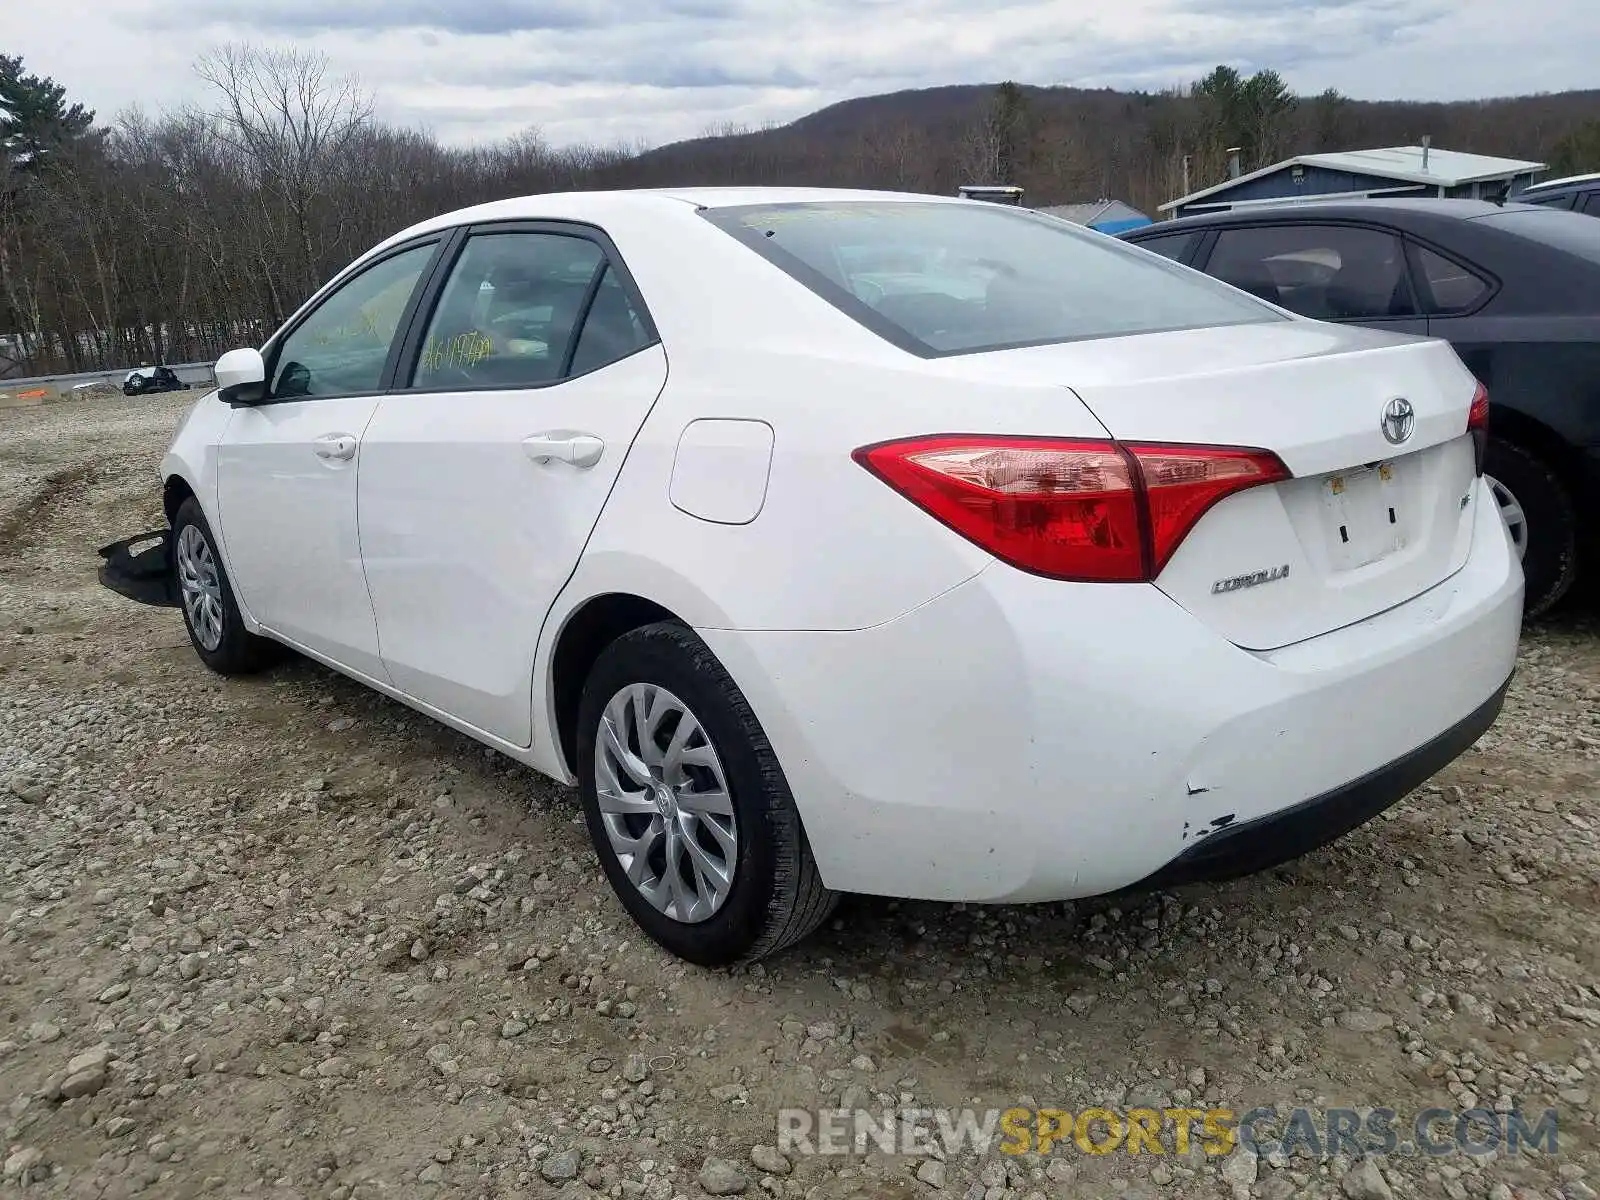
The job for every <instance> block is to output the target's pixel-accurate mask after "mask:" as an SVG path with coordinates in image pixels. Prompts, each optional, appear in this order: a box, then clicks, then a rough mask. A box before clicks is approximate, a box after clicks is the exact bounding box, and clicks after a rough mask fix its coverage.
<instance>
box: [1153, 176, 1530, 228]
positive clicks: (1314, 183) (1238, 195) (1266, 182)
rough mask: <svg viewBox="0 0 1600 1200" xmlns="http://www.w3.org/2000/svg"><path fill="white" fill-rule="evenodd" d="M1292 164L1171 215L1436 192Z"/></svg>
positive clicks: (1452, 192) (1521, 180)
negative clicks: (1336, 196) (1357, 195)
mask: <svg viewBox="0 0 1600 1200" xmlns="http://www.w3.org/2000/svg"><path fill="white" fill-rule="evenodd" d="M1294 170H1295V169H1294V168H1293V167H1291V166H1285V167H1283V168H1282V169H1280V170H1277V171H1273V172H1272V173H1271V174H1268V175H1262V176H1260V177H1259V178H1256V179H1248V180H1245V181H1244V182H1242V183H1240V184H1237V185H1235V186H1233V187H1228V188H1224V189H1223V190H1221V191H1218V192H1213V193H1212V194H1211V195H1209V196H1206V197H1204V198H1203V199H1201V200H1199V201H1197V202H1196V203H1195V204H1192V205H1184V206H1182V207H1181V208H1177V209H1174V210H1173V214H1172V215H1173V216H1175V217H1182V216H1187V215H1190V214H1193V213H1203V212H1214V211H1216V210H1217V209H1218V208H1221V207H1224V206H1226V205H1230V204H1236V203H1238V202H1239V201H1241V200H1291V199H1293V198H1294V197H1296V196H1320V195H1326V194H1327V193H1329V192H1366V191H1371V190H1373V189H1376V188H1410V189H1412V190H1411V191H1409V192H1403V193H1397V194H1399V195H1415V196H1437V195H1438V194H1439V191H1438V188H1437V187H1432V186H1428V185H1423V184H1413V183H1411V182H1410V181H1409V180H1404V179H1390V178H1386V177H1384V176H1381V175H1366V174H1357V173H1355V172H1353V171H1330V170H1329V169H1327V168H1326V167H1316V166H1307V167H1302V168H1300V170H1301V176H1300V178H1299V180H1296V179H1295V178H1294ZM1532 182H1533V175H1532V173H1531V172H1529V173H1527V174H1522V175H1517V176H1514V177H1513V178H1512V180H1511V192H1510V194H1511V195H1513V196H1514V195H1516V194H1517V193H1518V192H1520V191H1522V190H1523V189H1524V188H1526V187H1527V186H1528V185H1529V184H1530V183H1532ZM1489 186H1490V184H1488V183H1485V184H1482V185H1479V184H1471V183H1469V184H1464V185H1462V186H1461V187H1456V188H1449V189H1446V192H1445V195H1446V196H1455V197H1472V196H1474V195H1477V194H1481V192H1479V191H1475V189H1479V188H1487V187H1489Z"/></svg>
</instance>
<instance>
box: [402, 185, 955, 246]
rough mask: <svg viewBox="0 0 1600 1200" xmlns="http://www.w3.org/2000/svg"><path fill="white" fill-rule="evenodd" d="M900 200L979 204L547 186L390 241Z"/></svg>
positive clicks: (833, 194) (910, 196)
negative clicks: (697, 212) (515, 227)
mask: <svg viewBox="0 0 1600 1200" xmlns="http://www.w3.org/2000/svg"><path fill="white" fill-rule="evenodd" d="M819 201H831V202H835V203H837V202H846V203H851V202H862V201H877V202H880V203H882V202H884V201H896V202H922V203H938V204H979V203H983V201H975V200H965V199H962V198H960V197H956V196H935V195H927V194H923V193H919V192H890V191H869V190H864V189H854V188H802V187H683V188H619V189H616V190H608V191H571V192H542V193H535V194H531V195H527V196H512V197H509V198H507V199H505V200H492V201H490V202H489V203H487V204H477V205H472V206H470V207H468V208H458V209H453V210H451V211H450V212H443V213H439V214H437V215H436V216H432V217H428V218H427V219H425V220H422V221H419V222H417V223H416V224H415V225H412V226H411V227H409V228H408V229H404V230H401V231H400V232H399V233H397V234H396V235H395V236H394V237H393V238H391V239H390V241H401V240H404V239H405V238H409V237H415V236H416V235H418V234H421V233H428V232H431V231H433V230H436V229H449V228H452V227H454V226H456V225H467V224H472V223H474V222H478V221H516V220H523V221H534V220H540V219H544V220H586V219H603V218H604V217H606V216H611V217H617V216H639V215H642V214H645V213H651V212H654V213H657V214H662V213H670V212H673V211H675V210H677V211H681V210H682V209H684V208H692V209H699V208H734V207H738V206H739V205H744V204H799V203H806V202H812V203H815V202H819Z"/></svg>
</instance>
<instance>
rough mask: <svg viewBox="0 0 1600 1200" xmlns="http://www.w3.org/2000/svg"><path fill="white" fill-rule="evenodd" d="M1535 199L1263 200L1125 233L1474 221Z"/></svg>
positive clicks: (1132, 238) (1134, 237) (1129, 236)
mask: <svg viewBox="0 0 1600 1200" xmlns="http://www.w3.org/2000/svg"><path fill="white" fill-rule="evenodd" d="M1533 207H1534V206H1533V205H1531V204H1517V203H1514V202H1511V203H1506V204H1495V203H1493V202H1491V201H1488V200H1451V199H1427V198H1423V197H1417V198H1406V199H1400V198H1395V199H1372V200H1318V201H1314V202H1311V203H1304V202H1302V203H1295V202H1293V201H1286V202H1284V203H1283V204H1263V205H1259V206H1251V207H1250V208H1243V209H1225V210H1223V211H1220V212H1210V213H1195V214H1194V215H1192V216H1187V217H1178V218H1176V219H1175V220H1171V221H1158V222H1156V223H1155V224H1154V225H1145V226H1141V227H1140V228H1138V229H1132V230H1129V231H1128V232H1127V233H1126V234H1123V235H1122V236H1123V237H1124V238H1126V239H1127V240H1128V241H1133V242H1136V241H1140V240H1142V238H1144V237H1152V236H1155V235H1157V234H1159V233H1169V232H1170V233H1178V232H1182V231H1183V230H1185V229H1210V228H1213V227H1216V226H1219V225H1237V224H1243V223H1247V222H1255V221H1263V220H1267V221H1283V220H1290V221H1318V220H1344V221H1353V220H1361V219H1367V220H1374V219H1376V220H1383V219H1385V218H1388V219H1389V220H1391V221H1393V222H1394V223H1395V224H1397V225H1409V224H1427V223H1437V222H1448V221H1470V220H1474V219H1476V218H1478V217H1487V216H1490V215H1492V214H1494V213H1503V212H1506V211H1508V210H1510V211H1515V210H1517V209H1531V208H1533Z"/></svg>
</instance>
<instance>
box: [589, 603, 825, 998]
mask: <svg viewBox="0 0 1600 1200" xmlns="http://www.w3.org/2000/svg"><path fill="white" fill-rule="evenodd" d="M641 712H644V713H645V714H646V715H647V717H648V719H647V721H646V722H645V724H646V726H647V728H648V731H649V733H650V735H651V738H650V741H651V742H652V743H653V745H652V746H651V747H650V748H648V749H645V743H644V739H643V738H641V737H640V736H639V732H638V729H639V725H638V717H639V715H640V714H641ZM685 721H687V722H689V723H690V727H691V728H693V727H694V726H698V729H699V731H700V732H699V733H696V734H691V735H690V736H689V738H688V741H687V742H686V743H684V741H683V738H682V737H681V736H680V737H679V738H678V739H677V741H678V742H679V743H681V744H684V747H685V748H684V750H683V758H682V759H681V760H679V762H680V764H681V765H678V766H676V767H675V766H674V764H673V760H672V759H671V757H670V754H664V753H663V744H664V743H665V744H666V746H667V749H668V750H669V751H670V745H671V744H672V740H673V735H674V734H681V733H682V731H683V729H684V727H685V724H684V723H685ZM602 722H605V723H606V727H607V730H609V731H612V732H615V733H616V734H617V735H618V736H619V737H620V738H621V740H622V742H623V743H624V745H625V747H626V749H627V751H628V758H629V760H630V761H631V767H630V766H629V765H626V764H625V763H624V762H623V760H622V759H621V758H619V757H618V755H617V754H616V752H615V750H614V749H604V748H602V746H601V744H600V739H601V737H602V735H603V732H604V731H603V730H602ZM612 744H613V745H615V743H612ZM577 759H578V763H577V766H578V779H579V787H580V790H581V793H582V797H583V810H584V816H585V818H586V820H587V822H588V825H589V836H590V837H591V838H592V839H593V841H594V847H595V852H596V853H597V854H598V855H599V856H600V862H601V865H602V866H603V867H604V869H605V873H606V878H607V879H608V880H610V882H611V886H612V889H613V890H614V891H615V892H616V893H617V897H618V899H620V900H621V901H622V905H623V907H624V908H626V909H627V910H628V913H629V915H630V916H632V917H633V919H634V921H635V922H637V924H638V925H639V927H640V928H641V929H643V930H644V931H645V933H646V934H648V935H649V936H650V938H651V939H652V940H654V941H655V942H656V943H658V944H659V945H661V946H662V947H664V948H665V949H667V950H669V951H670V952H671V953H673V954H675V955H677V956H678V957H680V958H683V959H686V960H688V961H689V962H692V963H696V964H698V965H700V966H704V967H722V966H729V965H732V964H735V963H748V962H754V961H756V960H757V959H760V958H764V957H766V956H767V955H770V954H774V953H776V952H778V951H780V950H783V949H785V948H786V947H788V946H791V945H793V944H794V943H796V942H798V941H800V940H801V939H802V938H804V937H805V936H806V935H807V934H809V933H810V932H811V931H812V930H814V929H815V928H816V927H817V926H818V925H820V924H821V923H822V922H823V921H824V920H826V919H827V917H828V914H829V913H831V912H832V911H833V908H834V905H835V904H836V903H837V900H838V897H837V895H836V894H835V893H833V892H830V891H829V890H828V889H827V888H825V887H824V886H823V884H822V879H821V876H820V875H818V873H817V866H816V862H815V860H814V859H813V857H812V854H811V846H810V843H809V842H808V841H807V840H806V834H805V830H804V828H803V827H802V826H801V823H800V814H799V812H798V810H796V808H795V804H794V797H793V795H792V794H791V793H790V791H789V784H788V781H787V780H786V779H785V778H784V775H783V769H782V767H781V766H780V765H779V764H778V759H777V756H776V755H775V754H774V753H773V750H772V746H771V745H770V744H769V743H768V741H767V736H766V734H765V733H764V732H763V731H762V729H761V725H760V723H759V722H758V721H757V720H756V717H755V714H754V713H753V712H751V710H750V705H749V704H748V703H747V702H746V701H745V698H744V696H743V694H742V693H741V692H740V691H739V689H738V686H737V685H736V684H735V683H734V682H733V680H732V679H731V678H730V677H729V675H728V673H727V671H725V670H724V669H723V667H722V664H721V663H719V662H718V661H717V659H716V656H715V655H713V654H712V653H711V651H710V649H709V648H708V647H707V646H706V644H705V643H704V642H702V641H701V640H700V639H699V638H698V637H696V636H695V634H694V633H693V632H692V631H690V630H689V629H687V628H685V627H684V626H682V625H679V624H677V623H674V622H662V623H659V624H654V625H647V626H644V627H643V628H640V629H635V630H633V631H632V632H630V633H627V634H624V635H623V636H622V637H620V638H618V639H617V640H616V641H614V642H612V643H611V645H609V646H608V647H606V649H605V650H603V651H602V652H601V654H600V657H599V658H598V659H597V660H596V662H595V664H594V668H593V669H592V670H591V671H590V673H589V678H588V680H587V681H586V682H585V684H584V689H583V696H582V699H581V700H580V702H579V708H578V754H577ZM641 760H646V761H641ZM641 770H644V771H646V772H648V774H647V775H641V773H640V772H641ZM719 774H720V782H721V788H720V789H719V788H718V786H717V784H718V776H719ZM646 779H651V780H658V781H660V780H664V781H665V783H668V784H671V783H676V784H679V785H682V786H679V787H677V788H675V789H674V788H671V787H666V788H665V790H666V791H667V792H668V793H669V794H668V796H667V797H666V798H665V799H662V798H661V792H662V790H663V787H660V786H656V785H655V784H653V783H652V784H647V783H646ZM602 780H604V781H605V790H606V793H607V795H608V797H612V798H611V799H608V800H607V801H606V804H607V810H608V811H604V812H603V811H602V808H601V804H602V801H601V791H602ZM718 791H721V792H722V793H723V794H725V795H726V797H727V801H728V803H727V804H726V805H712V804H707V805H705V806H702V805H700V804H698V803H692V802H693V801H694V799H695V797H697V796H699V795H702V794H708V793H711V794H715V793H716V792H718ZM618 796H626V797H630V799H629V801H628V803H627V805H626V807H627V808H628V811H627V812H626V813H622V812H620V811H618V810H619V809H620V808H622V807H624V805H623V804H621V803H619V801H618V800H617V799H615V797H618ZM680 800H681V801H682V803H683V807H682V808H681V809H680V808H679V806H678V802H679V801H680ZM702 807H703V811H696V810H701V809H702ZM713 808H715V809H716V811H712V810H713ZM685 822H687V823H685ZM730 826H731V827H730ZM669 829H671V830H673V831H676V836H677V837H678V838H679V839H680V840H679V841H678V843H677V847H676V854H675V855H674V858H675V860H676V862H677V863H678V864H679V867H680V870H679V871H678V872H677V881H678V883H679V887H678V888H677V889H676V890H674V888H673V887H672V886H671V885H672V882H673V880H672V878H671V876H670V875H669V873H668V871H667V869H666V863H667V859H668V849H669V847H670V846H671V843H670V842H669V840H668V830H669ZM688 831H692V832H688ZM614 835H615V836H618V837H619V838H624V839H626V838H630V837H632V838H639V841H637V842H636V843H635V844H636V845H640V846H643V847H645V848H646V851H647V852H645V853H640V854H631V855H629V859H630V862H631V863H632V864H633V865H634V868H635V873H636V874H637V875H638V876H639V877H640V880H641V882H640V883H638V884H636V883H635V882H634V881H633V879H631V878H630V877H629V868H628V866H627V865H625V864H624V862H623V858H622V854H623V853H624V851H619V849H618V848H617V846H616V845H614V844H613V836H614ZM640 835H644V836H643V837H641V836H640ZM690 841H693V842H695V843H696V845H695V846H691V845H689V844H688V843H689V842H690ZM624 844H627V843H626V842H624ZM729 846H731V847H732V848H733V853H734V858H733V864H732V869H731V871H729V870H727V866H728V862H727V853H728V847H729ZM696 848H698V849H699V851H700V852H701V853H700V854H699V855H694V854H693V853H692V851H693V850H695V849H696ZM707 862H709V863H710V864H711V865H712V867H715V868H720V870H719V874H720V876H721V879H722V881H726V885H725V886H719V882H720V881H718V880H717V879H715V877H713V876H712V875H708V874H703V873H701V872H699V871H696V870H693V869H691V870H689V871H687V872H685V871H684V870H682V869H681V868H682V867H685V866H689V865H690V864H691V863H699V864H705V863H707ZM691 881H692V883H691ZM691 888H692V889H693V890H692V894H691ZM652 895H653V896H654V897H655V899H651V896H652Z"/></svg>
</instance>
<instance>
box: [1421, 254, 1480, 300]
mask: <svg viewBox="0 0 1600 1200" xmlns="http://www.w3.org/2000/svg"><path fill="white" fill-rule="evenodd" d="M1414 248H1415V250H1416V255H1417V267H1418V269H1419V270H1420V271H1421V272H1422V285H1423V286H1425V287H1426V289H1427V291H1428V292H1429V293H1430V294H1431V295H1432V297H1433V303H1432V304H1431V305H1430V306H1429V309H1428V311H1429V314H1430V315H1432V316H1441V317H1443V316H1449V315H1451V314H1453V313H1463V312H1466V311H1467V310H1468V309H1471V308H1476V307H1477V306H1478V304H1479V303H1480V302H1482V300H1483V298H1484V297H1485V296H1487V295H1488V294H1489V284H1488V283H1487V282H1486V281H1485V280H1483V279H1480V278H1479V277H1478V276H1477V275H1475V274H1474V273H1473V272H1471V271H1469V270H1467V268H1465V267H1463V266H1461V265H1460V264H1459V263H1456V262H1452V261H1451V260H1450V259H1448V258H1446V257H1445V256H1444V255H1442V254H1435V253H1434V252H1433V251H1432V250H1429V249H1428V248H1427V247H1426V246H1416V247H1414Z"/></svg>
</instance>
